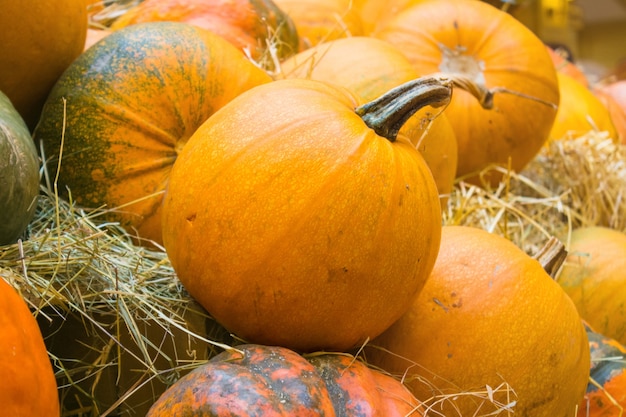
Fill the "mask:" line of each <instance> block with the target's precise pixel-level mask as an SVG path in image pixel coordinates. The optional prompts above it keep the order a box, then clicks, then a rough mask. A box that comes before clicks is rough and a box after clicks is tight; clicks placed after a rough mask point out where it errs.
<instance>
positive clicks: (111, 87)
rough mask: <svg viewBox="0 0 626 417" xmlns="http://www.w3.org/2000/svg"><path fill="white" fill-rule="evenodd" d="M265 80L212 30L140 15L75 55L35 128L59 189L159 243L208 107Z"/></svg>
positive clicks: (144, 238) (210, 111)
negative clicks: (173, 176)
mask: <svg viewBox="0 0 626 417" xmlns="http://www.w3.org/2000/svg"><path fill="white" fill-rule="evenodd" d="M270 81H271V78H270V77H269V75H268V74H267V73H266V72H264V71H263V70H261V69H259V68H258V67H257V66H255V65H254V64H253V63H252V62H250V61H249V60H248V59H247V58H246V57H245V55H244V54H243V52H241V51H239V50H238V49H237V48H236V47H235V46H233V45H232V44H231V43H229V42H228V41H226V40H225V39H223V38H222V37H220V36H218V35H216V34H213V33H211V32H209V31H208V30H205V29H201V28H199V27H196V26H193V25H190V24H185V23H179V22H151V23H143V24H136V25H132V26H129V27H127V28H124V29H120V30H118V31H115V32H114V33H112V34H110V35H109V36H107V37H105V38H104V39H102V40H101V41H100V42H98V43H96V44H95V45H93V46H92V47H91V48H89V49H88V50H87V51H86V52H85V53H84V54H82V55H81V56H80V57H79V59H77V60H76V61H74V62H73V63H72V65H71V66H70V67H69V68H68V70H67V71H66V72H65V73H64V74H63V76H62V77H61V78H60V79H59V80H58V82H57V83H56V85H55V86H54V89H53V90H52V92H51V93H50V95H49V96H48V99H47V101H46V104H45V106H44V109H43V112H42V116H41V121H40V123H39V125H38V126H37V128H36V130H35V132H34V138H35V141H36V142H40V141H41V142H42V143H43V148H44V152H45V158H46V163H47V167H48V170H49V172H50V176H51V178H54V177H55V176H56V175H58V185H59V190H60V191H61V193H62V196H64V197H66V198H71V199H72V200H73V201H75V202H76V203H77V205H79V206H82V207H87V208H91V209H95V208H97V209H103V210H104V213H105V214H106V216H105V219H106V220H109V221H116V222H119V223H120V224H121V226H122V227H124V228H125V229H126V230H127V231H128V232H129V233H130V234H132V235H135V236H137V238H138V239H139V240H140V241H141V242H153V243H156V244H160V243H161V201H162V197H163V192H164V190H165V187H166V185H167V181H168V178H169V173H170V169H171V167H172V164H173V163H174V161H175V160H176V157H177V155H178V153H179V152H180V151H181V149H182V148H183V147H184V146H185V143H186V142H187V140H188V139H189V137H191V135H193V133H194V132H195V130H196V129H197V128H198V127H199V126H200V125H201V124H202V123H203V122H204V121H205V120H206V119H207V118H209V116H211V115H212V114H213V113H215V112H216V111H217V110H218V109H220V108H221V107H223V106H224V105H225V104H226V103H228V102H229V101H230V100H232V99H233V98H234V97H236V96H237V95H239V94H240V93H242V92H243V91H245V90H248V89H250V88H251V87H253V86H256V85H259V84H262V83H267V82H270ZM59 158H60V159H61V161H60V162H59ZM57 168H59V169H58V170H57Z"/></svg>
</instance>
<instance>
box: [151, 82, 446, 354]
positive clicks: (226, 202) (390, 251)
mask: <svg viewBox="0 0 626 417" xmlns="http://www.w3.org/2000/svg"><path fill="white" fill-rule="evenodd" d="M398 89H399V90H398ZM398 89H394V90H392V91H391V92H390V93H389V94H384V95H383V96H381V98H379V99H377V100H375V101H372V102H369V103H366V104H364V105H358V101H357V100H356V99H355V98H354V96H353V95H351V94H349V93H348V92H347V90H345V89H339V88H337V87H334V86H332V85H331V84H328V83H325V82H321V81H315V80H307V79H288V80H278V81H274V82H272V83H268V84H264V85H260V86H257V87H255V88H253V89H251V90H249V91H247V92H246V93H243V94H241V95H240V96H238V97H237V98H235V99H234V100H232V101H231V102H230V103H228V104H227V105H226V106H224V107H222V109H220V111H218V112H216V113H215V114H214V115H213V116H211V117H210V118H209V119H208V120H207V121H206V122H205V123H204V124H203V125H202V126H201V127H200V128H199V129H198V130H197V131H196V133H195V134H194V135H193V136H192V137H191V139H190V140H189V142H188V143H187V145H186V146H185V148H184V149H183V150H182V152H181V154H180V157H179V159H178V160H177V161H176V163H175V165H174V168H173V170H172V175H171V178H170V183H169V186H168V189H167V192H166V195H165V200H164V204H163V243H164V246H165V249H166V251H167V253H168V256H169V259H170V260H171V262H172V265H173V267H174V269H175V270H176V273H177V275H178V277H179V279H180V281H181V282H182V284H183V285H184V286H185V288H187V290H188V291H189V293H190V294H191V295H192V296H193V297H194V298H195V299H196V300H197V301H198V302H199V303H200V304H202V305H203V306H204V307H205V308H206V309H207V311H208V312H209V313H211V314H212V315H213V317H215V319H216V320H217V321H218V322H220V323H221V324H222V325H223V326H224V327H225V328H226V329H227V330H229V331H230V332H232V333H234V334H236V335H238V336H239V337H241V338H242V339H244V340H246V341H248V342H250V343H261V344H268V345H280V346H285V347H288V348H290V349H295V350H297V351H304V352H307V351H314V350H322V349H324V350H327V349H333V350H346V349H349V348H352V347H354V346H357V345H360V344H362V343H363V342H365V341H366V340H367V339H368V338H372V337H375V335H377V334H379V333H381V332H382V331H383V330H384V329H385V328H387V327H388V326H389V325H390V324H391V323H393V322H394V321H395V320H396V319H398V318H399V317H400V315H402V313H403V311H404V310H405V309H406V308H408V306H409V305H410V303H411V302H412V300H413V298H414V297H415V296H416V294H417V293H418V292H419V290H420V289H421V287H422V286H423V285H424V282H425V280H426V278H427V276H428V274H429V273H430V270H431V269H432V265H433V263H434V260H435V257H436V253H437V249H438V246H439V235H440V231H441V208H440V205H439V196H438V192H437V188H436V185H435V182H434V180H433V177H432V174H431V173H430V170H429V168H428V166H427V165H426V162H425V161H424V158H423V157H422V156H421V154H420V153H419V152H418V151H417V150H416V149H415V147H414V146H413V145H412V144H411V143H410V142H409V140H408V139H407V138H406V137H405V136H403V135H402V134H398V131H399V130H400V127H401V126H402V123H403V121H404V120H406V119H407V118H409V117H410V115H412V114H413V113H414V112H415V111H417V110H418V109H419V108H420V107H421V106H424V105H428V104H433V102H434V101H435V102H439V104H441V105H443V104H444V103H447V102H448V101H449V99H450V94H451V89H450V87H448V86H446V85H442V84H440V83H438V82H437V81H436V80H433V79H419V80H416V81H413V82H410V83H408V84H405V85H403V86H401V87H398ZM355 108H356V110H355ZM357 293H358V297H354V294H357Z"/></svg>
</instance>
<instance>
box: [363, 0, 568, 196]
mask: <svg viewBox="0 0 626 417" xmlns="http://www.w3.org/2000/svg"><path fill="white" fill-rule="evenodd" d="M372 36H374V37H376V38H379V39H383V40H385V41H387V42H389V43H391V44H393V45H395V46H396V47H397V48H398V49H400V50H402V51H403V52H404V53H405V55H406V56H407V57H408V58H409V60H410V61H411V62H412V63H413V65H414V67H415V68H416V70H417V72H418V74H420V75H426V74H435V73H442V74H443V75H445V76H447V77H449V78H450V79H452V80H455V82H456V83H457V84H458V85H459V86H462V87H464V88H457V89H456V91H455V93H454V95H453V97H452V101H451V103H450V105H449V106H448V107H447V108H446V110H445V113H446V115H447V116H448V120H450V123H451V124H452V127H453V129H454V132H455V134H456V138H457V142H458V147H459V155H463V157H462V158H459V159H458V167H457V177H462V178H464V179H466V180H467V181H472V182H474V183H479V184H481V183H482V182H483V179H481V178H479V177H478V176H477V175H478V174H479V173H481V171H483V170H485V169H486V168H487V167H490V166H492V165H494V164H495V165H503V166H505V167H510V168H511V169H512V170H514V171H520V170H522V169H523V168H524V167H525V166H526V164H527V163H528V162H530V161H531V160H532V159H533V158H534V157H535V155H536V154H537V153H538V152H539V151H540V150H541V149H542V146H543V144H544V142H545V141H546V140H547V139H548V136H549V133H550V129H551V127H552V123H553V121H554V119H555V116H556V110H557V105H558V103H559V89H558V83H557V79H556V70H555V68H554V65H553V64H552V60H551V59H550V56H549V55H548V52H547V51H546V48H545V46H544V44H543V42H542V41H541V40H540V39H539V38H538V37H537V36H536V35H535V34H534V33H532V32H531V31H530V29H528V28H527V27H526V26H524V25H523V24H522V23H521V22H520V21H518V20H516V19H515V18H514V17H513V16H511V15H510V14H508V13H506V12H504V11H502V10H499V9H497V8H495V7H494V6H491V5H490V4H488V3H484V2H482V1H475V0H424V1H419V2H416V3H412V4H409V5H408V6H405V7H404V8H403V9H402V10H401V11H400V12H398V13H397V14H396V15H395V16H393V17H392V18H390V19H387V20H385V21H384V24H381V25H380V26H379V27H378V29H377V30H376V31H375V32H374V33H373V34H372ZM471 92H473V93H471ZM476 97H479V98H480V100H477V98H476ZM501 178H502V175H501V174H499V173H497V172H495V171H494V170H491V172H488V173H486V174H485V176H484V181H486V182H488V183H491V184H492V185H495V184H496V183H497V182H498V181H499V180H500V179H501Z"/></svg>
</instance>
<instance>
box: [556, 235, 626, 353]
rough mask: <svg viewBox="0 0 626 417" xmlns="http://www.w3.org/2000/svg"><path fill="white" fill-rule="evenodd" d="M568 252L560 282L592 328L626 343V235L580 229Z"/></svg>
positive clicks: (571, 241) (559, 277)
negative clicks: (625, 287) (625, 288)
mask: <svg viewBox="0 0 626 417" xmlns="http://www.w3.org/2000/svg"><path fill="white" fill-rule="evenodd" d="M569 253H570V255H569V257H568V259H567V262H566V263H565V264H564V265H563V268H562V270H561V273H560V274H559V276H558V277H557V280H558V283H559V284H560V285H561V287H562V288H563V290H564V291H565V292H566V293H567V294H568V295H569V296H570V298H571V299H572V300H573V302H574V304H575V305H576V308H577V309H578V312H579V313H580V316H581V317H582V318H583V319H584V320H586V321H587V322H588V323H589V325H590V326H591V327H593V328H594V329H595V330H596V331H597V332H599V333H601V334H603V335H605V336H607V337H610V338H612V339H616V340H617V341H618V342H620V343H622V344H624V343H626V294H625V293H624V285H626V274H625V273H624V271H625V270H626V259H625V258H624V254H625V253H626V234H625V233H623V232H621V231H618V230H614V229H611V228H609V227H603V226H588V227H579V228H577V229H575V230H573V231H572V234H571V240H570V244H569Z"/></svg>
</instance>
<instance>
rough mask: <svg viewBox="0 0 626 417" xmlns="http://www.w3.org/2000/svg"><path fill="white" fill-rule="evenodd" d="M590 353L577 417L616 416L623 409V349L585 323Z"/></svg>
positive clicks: (625, 373)
mask: <svg viewBox="0 0 626 417" xmlns="http://www.w3.org/2000/svg"><path fill="white" fill-rule="evenodd" d="M585 328H586V330H587V338H588V339H589V349H590V351H591V373H590V379H589V384H588V385H587V393H586V394H585V398H584V399H583V401H582V403H581V405H580V406H579V407H578V414H577V416H578V417H612V416H620V415H622V414H621V413H622V412H623V410H624V408H626V346H624V345H623V344H621V343H620V342H618V341H617V340H615V339H612V338H610V337H606V336H605V335H603V334H601V333H598V332H597V331H595V330H594V329H593V328H592V327H591V326H589V325H588V324H587V323H585Z"/></svg>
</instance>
